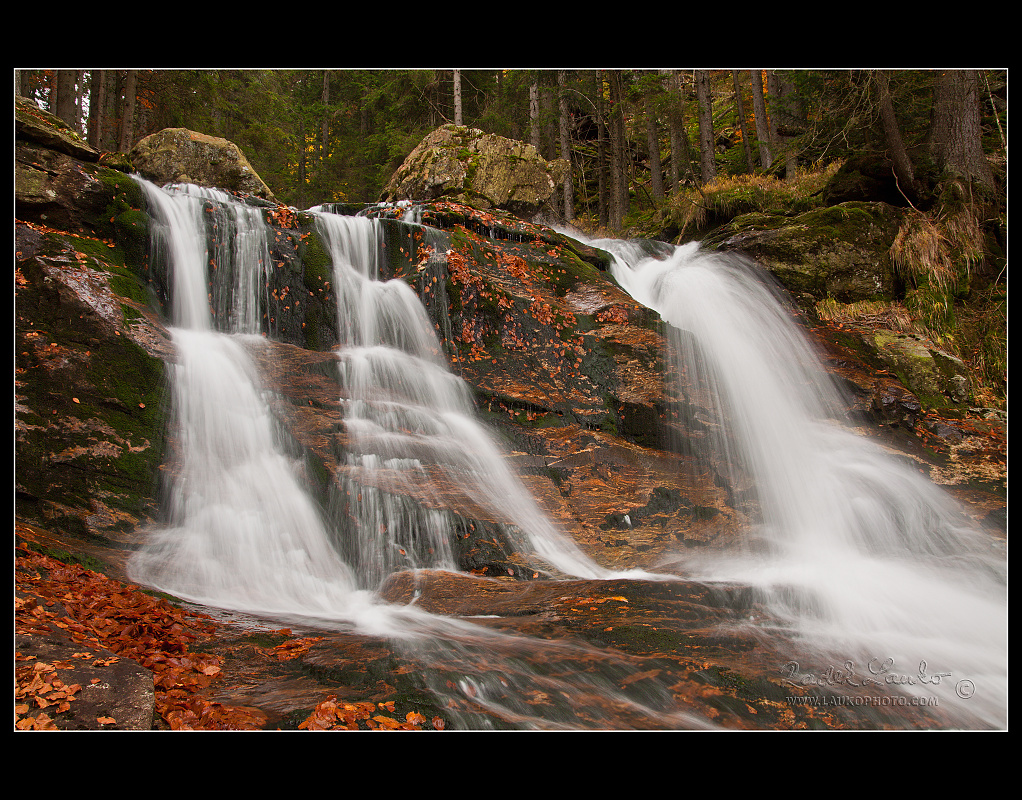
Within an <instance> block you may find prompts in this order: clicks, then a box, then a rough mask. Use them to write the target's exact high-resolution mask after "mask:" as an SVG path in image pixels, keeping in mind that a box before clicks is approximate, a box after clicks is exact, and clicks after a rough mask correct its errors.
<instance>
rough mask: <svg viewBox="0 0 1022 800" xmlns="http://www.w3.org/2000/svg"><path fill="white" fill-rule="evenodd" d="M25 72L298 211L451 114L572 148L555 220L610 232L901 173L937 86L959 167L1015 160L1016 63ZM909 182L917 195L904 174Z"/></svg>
mask: <svg viewBox="0 0 1022 800" xmlns="http://www.w3.org/2000/svg"><path fill="white" fill-rule="evenodd" d="M16 79H17V86H18V89H17V91H18V93H19V94H21V95H22V96H25V97H29V98H33V99H35V100H37V101H38V102H40V105H42V106H43V107H44V108H46V109H47V110H49V111H50V112H52V113H54V114H56V115H57V116H58V117H60V118H61V119H63V120H64V121H65V122H67V123H68V124H69V126H70V127H71V128H72V129H74V130H75V131H77V132H78V134H79V135H80V136H81V137H82V139H84V140H87V141H88V143H89V144H91V145H92V146H93V147H95V148H96V149H98V150H101V151H122V152H127V151H128V150H130V149H131V147H132V146H133V145H134V144H135V142H137V141H138V140H139V139H141V138H143V137H145V136H147V135H149V134H151V133H155V132H156V131H158V130H161V129H163V128H167V127H185V128H189V129H192V130H196V131H199V132H202V133H205V134H208V135H210V136H220V137H223V138H225V139H228V140H230V141H232V142H234V143H235V144H237V145H238V146H239V147H240V148H241V149H242V151H243V152H244V153H245V154H246V156H247V157H248V159H249V161H250V162H251V163H252V166H253V167H254V168H255V170H256V171H257V172H258V173H259V175H260V177H262V179H263V180H264V181H265V182H266V183H267V184H268V185H269V186H270V188H271V189H272V190H273V192H274V194H275V195H276V196H277V198H278V200H280V201H281V202H284V203H286V204H289V205H293V206H295V207H297V208H305V207H307V206H308V205H309V204H313V203H322V202H375V201H376V200H377V199H378V198H379V195H380V191H381V189H382V188H383V187H384V185H385V184H386V182H387V181H388V179H389V178H390V176H391V175H392V174H393V173H394V171H395V170H396V169H397V167H398V166H400V164H401V162H402V161H403V160H404V158H405V157H406V156H407V155H408V154H409V153H410V152H411V151H412V149H413V148H414V147H415V145H417V144H418V143H419V141H421V139H422V138H423V137H424V136H425V135H426V134H427V133H428V132H430V131H431V130H433V129H435V128H436V127H438V126H439V125H442V124H445V123H451V122H453V123H455V124H459V125H460V124H464V125H468V126H470V127H475V128H480V129H482V130H483V131H485V132H487V133H495V134H499V135H501V136H506V137H508V138H512V139H518V140H522V141H526V142H530V143H532V144H533V145H535V146H536V148H537V149H538V150H539V151H540V153H541V154H542V155H543V156H544V157H545V158H547V159H553V158H565V159H568V160H569V162H570V164H571V172H570V175H569V176H568V178H567V179H566V182H565V187H564V189H563V191H562V192H560V193H559V194H558V197H557V199H556V202H557V212H558V215H559V216H560V217H561V219H565V220H572V219H578V220H579V221H581V222H582V223H583V224H584V227H588V228H597V229H601V230H606V231H611V232H620V231H621V230H623V229H624V228H625V227H626V226H627V225H628V223H629V221H630V220H633V219H634V218H635V216H636V215H640V214H642V213H644V212H647V211H649V210H650V209H651V208H653V207H655V206H657V205H659V204H663V203H665V202H666V201H667V199H668V198H669V197H670V196H671V194H672V192H676V191H677V190H678V189H679V188H684V187H687V188H690V189H691V188H698V187H701V186H705V185H706V184H709V183H711V182H713V181H715V180H718V179H725V178H728V177H734V176H739V175H752V174H759V175H769V176H774V177H787V178H792V177H793V176H794V175H795V174H796V173H797V172H798V171H803V172H805V171H812V170H819V169H822V168H824V167H826V166H827V165H829V164H833V163H835V162H840V161H843V160H846V159H848V158H850V157H853V156H857V155H862V154H866V153H886V154H887V155H888V157H889V158H890V159H891V160H892V162H893V163H894V164H895V166H897V167H899V169H900V168H901V167H900V166H899V153H900V152H902V151H907V152H908V153H910V154H911V151H912V149H913V148H914V147H917V146H918V145H919V144H920V143H923V142H932V141H933V139H934V137H935V136H939V135H943V136H944V137H945V138H947V137H953V136H955V135H956V134H955V133H954V132H951V131H947V132H945V133H943V134H941V132H939V131H936V130H935V124H934V123H935V122H936V120H935V115H936V114H937V113H938V112H939V111H940V104H941V102H942V98H945V99H946V102H945V105H947V104H950V105H951V106H952V109H951V111H952V116H953V117H954V119H953V120H952V121H951V122H949V123H948V124H951V123H954V124H958V125H959V126H964V125H968V124H971V125H973V127H974V130H972V131H968V130H963V133H964V135H965V136H967V137H968V138H970V139H971V141H967V142H965V143H963V144H958V145H955V146H956V147H958V148H959V149H961V148H971V154H964V155H963V154H960V153H956V154H954V155H953V156H952V157H953V158H956V159H958V160H959V161H961V162H962V163H961V164H959V167H961V168H962V170H964V171H965V172H966V173H968V174H969V176H970V178H974V179H976V180H978V181H979V182H981V183H983V184H985V185H988V186H990V187H993V185H994V183H995V175H994V173H996V172H998V171H1001V172H1003V170H1004V169H1005V167H1006V131H1005V125H1006V109H1007V71H1006V70H897V71H881V70H714V69H710V70H676V69H632V70H629V69H590V70H584V69H573V70H565V69H541V70H535V69H507V70H458V69H395V70H385V69H379V70H376V69H341V70H326V69H323V70H314V69H299V70H288V69H272V70H271V69H262V70H238V69H216V70H180V69H162V70H130V69H128V70H90V69H77V70H71V69H67V70H62V69H49V70H39V69H25V70H18V71H17V73H16ZM973 106H975V120H974V121H973V120H972V115H971V114H970V113H969V112H971V111H972V110H973V108H972V107H973ZM977 153H978V154H979V155H978V156H977ZM970 159H971V160H972V161H971V163H970ZM910 160H911V159H910ZM902 163H904V162H902ZM941 166H943V165H941ZM899 177H900V176H899ZM910 180H911V179H910ZM903 190H904V191H905V192H906V194H907V195H908V196H909V198H911V197H912V195H911V194H910V191H911V183H910V182H908V181H906V182H903Z"/></svg>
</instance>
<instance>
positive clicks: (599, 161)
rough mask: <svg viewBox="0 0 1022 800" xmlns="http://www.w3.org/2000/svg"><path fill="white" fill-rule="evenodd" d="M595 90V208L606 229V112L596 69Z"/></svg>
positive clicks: (600, 80)
mask: <svg viewBox="0 0 1022 800" xmlns="http://www.w3.org/2000/svg"><path fill="white" fill-rule="evenodd" d="M594 80H595V81H596V91H595V92H593V97H595V98H596V131H597V134H596V194H597V208H598V209H599V216H600V227H601V228H603V229H606V228H608V227H609V226H610V196H609V185H610V181H609V180H608V175H607V168H608V155H609V154H608V152H607V114H606V109H605V108H604V102H603V74H602V72H601V71H600V70H596V74H595V75H594Z"/></svg>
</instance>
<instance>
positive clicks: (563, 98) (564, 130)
mask: <svg viewBox="0 0 1022 800" xmlns="http://www.w3.org/2000/svg"><path fill="white" fill-rule="evenodd" d="M566 84H567V75H566V74H565V72H564V70H558V72H557V86H558V89H559V92H558V97H557V104H558V109H559V111H560V133H561V158H563V159H564V160H565V161H567V162H568V172H567V173H566V174H565V176H564V209H563V211H564V219H565V221H568V222H570V221H571V220H572V219H573V218H574V216H575V182H574V179H573V177H572V168H571V127H570V119H571V117H570V114H569V113H568V94H567V92H566V91H565V85H566Z"/></svg>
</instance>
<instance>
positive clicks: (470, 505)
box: [313, 209, 609, 587]
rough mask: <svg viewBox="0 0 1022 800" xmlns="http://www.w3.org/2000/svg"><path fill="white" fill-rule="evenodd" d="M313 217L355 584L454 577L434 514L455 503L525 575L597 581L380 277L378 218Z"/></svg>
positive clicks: (448, 529) (420, 319)
mask: <svg viewBox="0 0 1022 800" xmlns="http://www.w3.org/2000/svg"><path fill="white" fill-rule="evenodd" d="M313 212H314V213H315V214H316V220H317V225H318V227H319V231H320V233H321V235H322V238H323V239H324V240H325V241H326V242H327V243H328V245H329V248H330V254H331V258H332V261H333V266H334V272H333V278H334V281H333V283H334V291H335V293H336V295H337V298H338V302H337V306H338V331H339V333H340V346H339V350H338V359H339V362H340V371H341V383H342V385H343V386H344V388H345V391H346V397H345V401H344V424H345V428H346V431H347V433H348V435H349V442H348V445H347V458H348V464H347V466H348V475H349V476H350V481H349V483H350V486H349V490H348V495H349V496H350V497H352V498H353V499H352V501H351V503H350V508H349V517H350V518H351V519H352V520H353V521H354V527H355V531H356V537H357V545H356V546H355V547H353V548H352V549H351V557H352V559H354V560H355V561H357V562H358V567H357V571H358V573H359V575H360V577H361V579H362V581H363V583H364V585H366V586H370V587H371V586H376V585H378V584H379V582H380V581H381V580H382V579H383V578H384V577H385V576H386V575H387V574H389V573H390V572H393V571H394V570H396V569H398V568H415V567H433V568H440V569H455V568H456V565H455V563H454V560H453V554H452V551H451V544H450V543H451V541H452V538H453V536H455V535H456V534H457V528H458V525H459V524H464V523H461V522H459V521H458V520H457V519H454V518H452V515H451V514H450V512H449V511H446V510H443V506H446V505H449V504H450V501H451V498H458V497H460V498H461V504H462V506H463V507H464V509H465V510H466V511H467V512H468V518H469V519H471V518H472V516H473V515H477V516H479V517H480V518H481V519H483V520H486V521H488V522H492V523H495V524H496V525H498V526H500V529H501V531H502V532H503V533H504V535H505V536H507V537H508V539H509V541H510V544H511V545H512V547H513V549H514V550H515V552H518V553H521V554H523V555H524V556H526V557H529V556H532V557H534V558H535V559H538V562H537V568H539V569H544V570H546V569H549V568H550V567H553V568H554V569H555V570H558V571H560V572H562V573H565V574H568V575H573V576H577V577H588V578H597V577H603V576H606V575H609V573H607V572H605V571H604V570H601V569H600V568H599V567H598V566H596V565H595V564H593V563H592V562H591V561H590V560H589V559H588V558H587V557H585V556H584V555H583V554H582V553H581V551H579V550H578V549H577V547H576V546H575V545H574V543H573V542H572V541H571V540H570V539H568V538H567V537H565V536H564V535H563V534H562V533H561V532H560V531H558V530H557V529H556V528H555V527H554V525H553V524H552V523H551V522H550V520H549V518H548V517H547V515H546V514H545V513H544V512H543V511H542V510H541V509H540V508H539V506H538V505H537V504H536V501H535V499H534V498H533V497H532V495H531V494H530V493H529V492H528V490H527V489H526V488H525V486H524V485H523V484H522V483H521V481H520V479H519V478H518V476H516V475H515V474H513V472H512V471H511V470H510V469H509V468H508V466H507V463H506V459H505V454H504V453H503V451H502V450H501V449H500V447H499V446H498V444H497V443H496V442H495V441H494V440H493V439H492V437H491V436H490V434H489V433H488V431H487V430H486V429H485V428H484V427H483V425H482V424H481V423H480V421H479V420H478V419H477V417H476V412H475V408H474V405H473V402H472V398H471V396H470V394H469V390H468V387H467V385H466V384H465V383H464V382H463V381H462V380H461V379H460V378H459V377H457V376H456V375H454V374H453V373H451V372H450V371H449V369H448V368H447V364H446V361H445V360H444V358H443V356H442V351H441V348H440V342H439V340H438V338H437V335H436V333H435V331H434V328H433V325H432V323H431V321H430V319H429V317H428V316H427V315H426V311H425V308H424V307H423V305H422V303H421V301H420V300H419V298H418V296H417V295H416V294H415V292H414V291H413V290H412V288H411V287H410V286H409V285H408V284H407V283H405V282H404V281H403V280H399V279H390V280H382V279H381V270H380V263H379V262H380V254H381V253H382V252H383V247H382V237H383V230H382V223H381V222H380V220H377V219H370V218H368V217H363V216H341V215H337V214H332V213H324V212H323V211H322V210H321V209H313ZM441 496H444V497H446V502H441V500H440V498H441ZM410 498H418V499H417V500H412V499H410Z"/></svg>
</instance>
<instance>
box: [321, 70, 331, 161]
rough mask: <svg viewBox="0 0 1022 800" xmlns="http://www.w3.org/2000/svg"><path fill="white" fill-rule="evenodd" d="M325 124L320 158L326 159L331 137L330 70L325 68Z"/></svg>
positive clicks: (323, 94)
mask: <svg viewBox="0 0 1022 800" xmlns="http://www.w3.org/2000/svg"><path fill="white" fill-rule="evenodd" d="M321 97H322V100H323V125H322V128H321V130H320V137H319V160H320V161H325V160H326V156H327V150H328V146H329V141H328V140H329V138H330V112H329V110H328V109H329V106H330V72H329V71H327V70H323V93H322V95H321Z"/></svg>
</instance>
